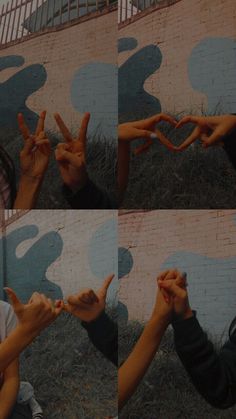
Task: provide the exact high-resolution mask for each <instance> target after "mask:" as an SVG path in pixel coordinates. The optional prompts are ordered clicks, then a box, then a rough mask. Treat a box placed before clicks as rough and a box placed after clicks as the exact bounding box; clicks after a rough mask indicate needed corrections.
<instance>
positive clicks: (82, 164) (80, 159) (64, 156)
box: [54, 113, 90, 191]
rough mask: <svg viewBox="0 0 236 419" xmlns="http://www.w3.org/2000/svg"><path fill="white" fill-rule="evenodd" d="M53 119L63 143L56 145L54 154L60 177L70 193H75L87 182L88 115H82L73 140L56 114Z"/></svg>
mask: <svg viewBox="0 0 236 419" xmlns="http://www.w3.org/2000/svg"><path fill="white" fill-rule="evenodd" d="M54 118H55V120H56V123H57V125H58V127H59V129H60V131H61V133H62V135H63V138H64V143H61V144H58V146H57V149H56V152H55V156H56V160H57V162H58V166H59V170H60V173H61V177H62V179H63V182H64V184H65V185H67V186H68V187H69V188H70V189H71V190H72V191H74V190H75V191H77V190H79V189H82V188H83V187H84V186H85V185H86V183H87V181H88V174H87V170H86V143H87V129H88V124H89V120H90V114H89V113H85V114H84V116H83V119H82V123H81V127H80V129H79V133H78V136H77V137H76V138H73V136H72V134H71V133H70V131H69V129H68V128H67V126H66V125H65V123H64V121H63V120H62V118H61V116H60V115H59V114H58V113H56V114H55V115H54Z"/></svg>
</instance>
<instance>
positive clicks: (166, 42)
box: [118, 0, 236, 209]
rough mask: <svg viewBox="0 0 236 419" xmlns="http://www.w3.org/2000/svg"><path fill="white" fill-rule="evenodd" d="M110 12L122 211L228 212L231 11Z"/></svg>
mask: <svg viewBox="0 0 236 419" xmlns="http://www.w3.org/2000/svg"><path fill="white" fill-rule="evenodd" d="M118 12H119V24H118V65H119V94H118V96H119V124H120V125H119V148H120V151H119V183H120V185H121V189H122V200H121V202H120V208H123V209H130V208H132V209H172V208H173V209H179V208H184V209H196V208H198V209H203V208H204V209H208V208H219V209H221V208H225V209H227V208H234V207H235V185H236V172H235V168H236V160H235V154H236V152H235V135H236V116H235V115H234V114H235V113H236V101H235V95H236V83H235V71H236V56H235V37H236V29H235V28H236V26H235V17H236V12H235V2H234V1H233V0H224V1H222V0H216V1H213V0H207V1H206V0H199V1H195V0H168V1H166V0H160V1H151V2H150V1H149V0H138V1H136V0H130V1H128V2H127V1H126V0H120V3H119V11H118ZM130 150H131V152H130ZM129 166H130V167H129ZM124 172H125V173H126V175H124ZM125 192H126V193H125Z"/></svg>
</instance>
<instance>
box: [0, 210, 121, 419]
mask: <svg viewBox="0 0 236 419" xmlns="http://www.w3.org/2000/svg"><path fill="white" fill-rule="evenodd" d="M0 240H1V242H0V243H1V244H0V260H1V275H0V279H1V287H0V294H1V295H0V340H1V344H0V370H1V371H4V376H3V375H1V390H0V406H1V408H0V417H1V418H4V419H5V418H11V419H19V418H25V419H30V418H34V419H36V418H38V419H39V418H47V419H53V418H65V419H76V418H81V419H82V418H84V419H91V418H94V419H101V418H105V417H106V418H107V417H108V416H109V417H111V416H112V417H114V416H115V415H116V414H117V367H116V365H117V352H118V342H117V322H116V308H115V307H116V301H117V297H118V296H117V291H118V288H117V217H116V211H102V210H101V211H95V212H94V211H82V210H81V211H73V210H57V211H55V210H38V211H35V210H32V211H18V212H14V213H7V212H5V213H2V214H1V238H0ZM101 243H103V244H102V245H101ZM7 301H8V302H7ZM9 303H11V305H12V307H11V306H10V305H9ZM13 310H14V311H15V315H14V311H13ZM16 318H18V324H17V325H16ZM4 339H5V340H4ZM21 353H22V354H21ZM20 354H21V355H20ZM19 356H20V365H18V358H19Z"/></svg>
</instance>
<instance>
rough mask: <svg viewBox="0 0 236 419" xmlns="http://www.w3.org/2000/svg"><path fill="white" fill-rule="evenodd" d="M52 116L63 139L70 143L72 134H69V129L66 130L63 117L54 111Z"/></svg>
mask: <svg viewBox="0 0 236 419" xmlns="http://www.w3.org/2000/svg"><path fill="white" fill-rule="evenodd" d="M54 118H55V120H56V123H57V125H58V127H59V129H60V131H61V133H62V135H63V137H64V139H65V141H66V142H67V143H71V142H72V141H73V138H72V135H71V133H70V131H69V130H68V128H67V126H66V124H65V123H64V121H63V119H62V118H61V116H60V115H59V113H55V114H54Z"/></svg>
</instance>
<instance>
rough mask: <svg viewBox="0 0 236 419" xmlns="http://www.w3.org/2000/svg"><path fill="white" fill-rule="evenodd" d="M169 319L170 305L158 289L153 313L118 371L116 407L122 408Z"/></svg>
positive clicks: (147, 364) (154, 351)
mask: <svg viewBox="0 0 236 419" xmlns="http://www.w3.org/2000/svg"><path fill="white" fill-rule="evenodd" d="M170 320H171V305H170V304H168V303H167V302H166V301H165V299H164V297H163V294H162V293H161V292H160V291H158V293H157V298H156V302H155V306H154V309H153V313H152V315H151V317H150V319H149V321H148V322H147V324H146V325H145V327H144V330H143V332H142V334H141V336H140V338H139V340H138V342H137V343H136V345H135V347H134V349H133V350H132V352H131V354H130V355H129V357H128V358H127V359H126V361H125V362H124V363H123V364H122V366H121V367H120V368H119V371H118V407H119V410H121V409H122V408H123V406H124V405H125V403H126V402H127V401H128V399H129V398H130V397H131V396H132V394H133V393H134V392H135V390H136V388H137V386H138V384H139V383H140V381H141V380H142V378H143V376H144V375H145V373H146V371H147V369H148V368H149V366H150V364H151V362H152V360H153V358H154V356H155V354H156V352H157V350H158V347H159V345H160V342H161V339H162V337H163V335H164V333H165V331H166V329H167V327H168V325H169V322H170Z"/></svg>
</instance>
